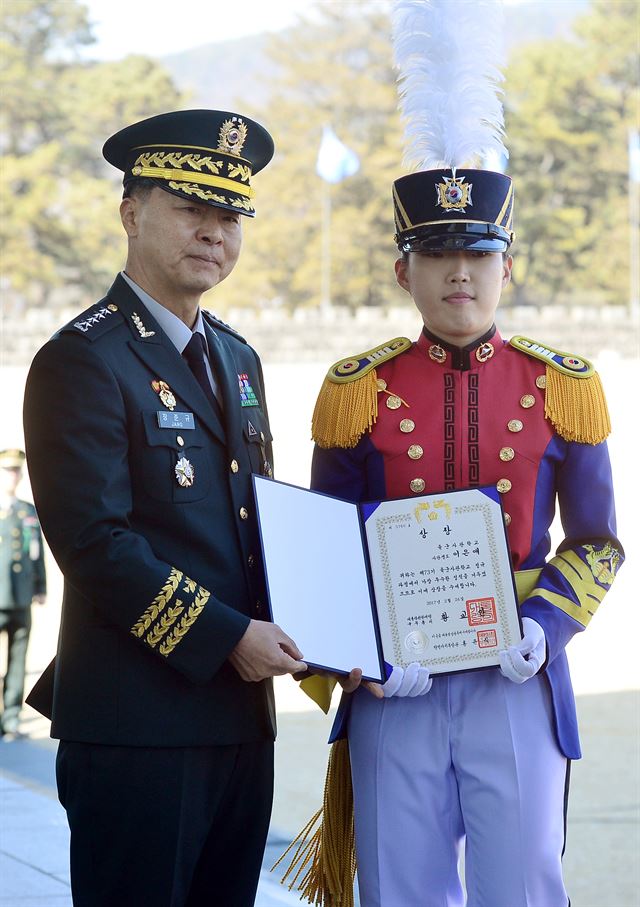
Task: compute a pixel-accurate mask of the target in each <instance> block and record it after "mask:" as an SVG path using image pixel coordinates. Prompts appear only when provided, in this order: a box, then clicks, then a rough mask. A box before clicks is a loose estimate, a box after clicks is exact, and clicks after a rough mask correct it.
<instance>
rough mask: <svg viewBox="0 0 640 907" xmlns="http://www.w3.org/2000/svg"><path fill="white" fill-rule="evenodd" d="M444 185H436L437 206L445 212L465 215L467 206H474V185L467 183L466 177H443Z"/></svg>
mask: <svg viewBox="0 0 640 907" xmlns="http://www.w3.org/2000/svg"><path fill="white" fill-rule="evenodd" d="M443 180H444V182H443V183H436V194H437V204H438V205H440V207H441V208H444V210H445V211H460V212H462V214H464V213H465V210H466V207H467V205H469V206H471V205H473V202H472V201H471V190H472V188H473V183H465V181H464V180H465V178H464V176H460V177H456V176H452V177H451V178H450V179H449V178H448V177H446V176H444V177H443Z"/></svg>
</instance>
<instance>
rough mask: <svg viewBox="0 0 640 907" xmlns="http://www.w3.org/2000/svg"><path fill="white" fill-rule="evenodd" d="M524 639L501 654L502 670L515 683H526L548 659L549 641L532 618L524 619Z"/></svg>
mask: <svg viewBox="0 0 640 907" xmlns="http://www.w3.org/2000/svg"><path fill="white" fill-rule="evenodd" d="M522 629H523V630H524V638H523V639H521V640H520V642H519V643H518V644H517V646H509V648H508V649H503V650H502V652H499V653H498V654H499V657H500V670H501V672H502V673H503V675H504V676H505V677H506V678H508V679H509V680H511V681H512V682H513V683H524V682H525V680H529V678H530V677H533V675H534V674H537V673H538V671H539V670H540V668H541V667H542V665H543V664H544V660H545V658H546V657H547V641H546V639H545V637H544V630H543V629H542V627H541V626H540V624H539V623H538V622H537V621H535V620H532V619H531V618H530V617H523V618H522Z"/></svg>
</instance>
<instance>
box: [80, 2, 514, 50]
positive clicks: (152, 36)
mask: <svg viewBox="0 0 640 907" xmlns="http://www.w3.org/2000/svg"><path fill="white" fill-rule="evenodd" d="M82 2H83V3H84V5H85V6H86V7H88V9H89V18H90V20H91V22H92V23H93V25H94V28H93V33H94V36H95V37H96V38H97V43H96V44H92V45H91V46H90V48H89V49H88V51H87V56H90V57H91V59H94V60H95V59H98V60H117V59H120V58H122V57H125V56H126V55H127V54H130V53H144V54H147V55H148V56H151V57H161V56H165V55H167V54H172V53H178V52H179V51H182V50H189V49H190V48H192V47H198V46H199V45H202V44H210V43H212V42H214V41H224V40H228V39H230V38H239V37H241V36H243V35H251V34H257V33H258V32H265V31H279V30H280V29H282V28H286V27H287V26H288V25H292V24H293V23H294V22H295V21H296V18H297V16H298V15H300V14H305V13H309V12H310V11H311V10H312V8H313V7H314V6H317V5H318V2H319V3H321V4H327V5H329V4H340V5H343V6H344V5H346V4H350V5H357V3H358V2H359V0H239V2H236V3H230V2H228V0H188V2H187V3H186V4H185V5H184V13H183V14H181V13H178V14H177V15H174V14H173V13H172V10H173V9H174V8H176V9H177V7H175V6H174V3H173V2H171V0H156V3H155V4H152V5H149V4H148V3H143V2H139V0H130V2H129V3H128V4H127V12H126V21H123V19H125V17H123V13H122V8H123V7H122V4H121V3H120V2H119V0H117V2H114V0H82ZM381 2H382V0H381ZM504 2H505V3H508V4H512V3H519V2H522V0H504Z"/></svg>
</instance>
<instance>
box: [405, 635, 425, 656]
mask: <svg viewBox="0 0 640 907" xmlns="http://www.w3.org/2000/svg"><path fill="white" fill-rule="evenodd" d="M428 645H429V637H428V636H427V634H426V633H423V632H422V630H412V631H411V633H409V634H408V635H407V636H406V637H405V640H404V647H405V649H406V650H407V652H408V653H409V655H416V656H420V655H422V653H423V652H424V651H425V650H426V648H427V646H428Z"/></svg>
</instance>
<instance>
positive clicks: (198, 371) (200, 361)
mask: <svg viewBox="0 0 640 907" xmlns="http://www.w3.org/2000/svg"><path fill="white" fill-rule="evenodd" d="M182 355H183V356H184V358H185V359H186V360H187V363H188V365H189V368H190V369H191V371H192V372H193V374H194V375H195V378H196V381H197V382H198V384H199V385H200V387H201V388H202V390H203V391H204V393H205V395H206V397H207V400H208V401H209V403H210V404H211V406H212V407H213V411H214V413H215V414H216V415H217V416H218V418H219V419H220V421H222V408H221V406H220V404H219V403H218V400H217V399H216V395H215V394H214V393H213V388H212V387H211V382H210V381H209V376H208V374H207V367H206V365H205V363H204V357H205V351H204V337H203V336H202V334H200V333H199V332H198V331H194V333H193V334H192V335H191V340H190V341H189V343H187V345H186V346H185V348H184V350H183V352H182Z"/></svg>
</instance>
